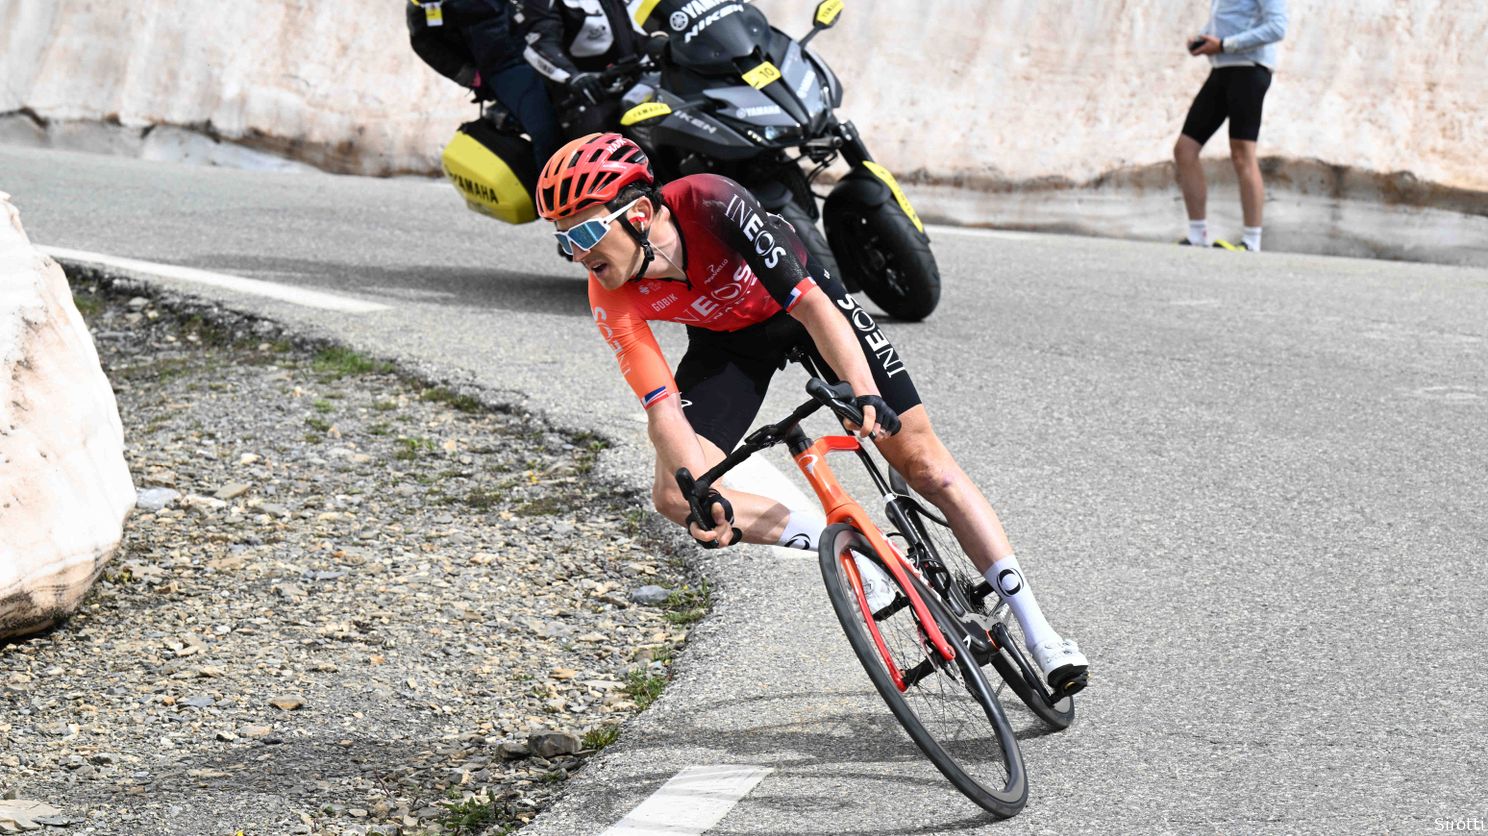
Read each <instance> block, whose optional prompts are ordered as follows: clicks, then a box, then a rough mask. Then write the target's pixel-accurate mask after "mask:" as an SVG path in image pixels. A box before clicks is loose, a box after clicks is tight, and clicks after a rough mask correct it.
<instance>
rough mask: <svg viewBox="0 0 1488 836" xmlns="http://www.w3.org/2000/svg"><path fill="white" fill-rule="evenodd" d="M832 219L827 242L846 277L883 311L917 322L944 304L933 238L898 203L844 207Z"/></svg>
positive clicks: (897, 317) (892, 315) (888, 202)
mask: <svg viewBox="0 0 1488 836" xmlns="http://www.w3.org/2000/svg"><path fill="white" fill-rule="evenodd" d="M830 220H831V223H830V224H828V226H827V240H828V241H829V242H830V243H831V246H832V252H833V253H835V254H836V255H837V256H838V258H839V260H840V264H841V266H842V268H843V274H842V275H843V280H844V281H848V282H853V283H855V284H856V285H858V286H859V287H861V288H863V292H864V293H866V294H868V298H869V299H872V300H873V302H874V304H876V305H878V306H879V307H880V308H882V309H883V312H884V313H886V314H888V315H889V316H891V317H893V318H894V319H899V320H904V321H907V322H918V321H919V320H922V319H924V318H925V317H927V316H929V315H930V314H931V312H932V311H934V310H935V306H936V305H939V304H940V268H939V267H937V266H936V264H935V255H934V254H933V253H931V252H930V239H928V238H926V237H925V235H924V233H922V232H920V231H919V229H917V228H916V227H915V225H914V222H913V221H911V220H910V219H909V217H908V216H907V215H905V214H904V212H902V211H900V209H899V207H898V206H896V205H895V204H894V202H893V201H886V202H884V203H882V204H880V205H878V206H875V207H867V206H856V205H855V206H851V207H844V208H843V209H842V210H841V211H839V212H837V213H836V214H835V216H834V217H832V218H830Z"/></svg>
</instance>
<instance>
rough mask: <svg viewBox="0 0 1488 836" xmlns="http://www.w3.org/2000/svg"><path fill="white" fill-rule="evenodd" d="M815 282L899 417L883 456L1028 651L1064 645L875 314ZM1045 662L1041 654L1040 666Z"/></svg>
mask: <svg viewBox="0 0 1488 836" xmlns="http://www.w3.org/2000/svg"><path fill="white" fill-rule="evenodd" d="M813 275H815V273H813ZM816 279H817V284H818V285H820V286H821V288H822V289H823V290H824V291H826V292H827V293H828V294H829V295H830V296H832V298H833V301H835V302H838V303H839V304H838V306H837V307H838V310H840V311H842V312H843V316H845V317H846V318H847V319H848V321H849V322H850V323H851V324H852V326H853V333H854V334H856V335H857V337H858V342H859V344H860V345H861V346H862V348H863V353H864V356H865V357H866V359H867V360H868V366H869V368H870V370H871V371H872V372H873V378H874V382H875V383H876V384H877V385H878V388H879V391H880V393H881V394H882V396H883V398H884V401H885V402H886V403H888V405H889V406H890V407H892V408H893V409H894V411H895V412H897V413H899V417H900V422H901V428H900V431H899V432H898V433H896V434H895V435H894V436H893V437H891V438H886V439H880V440H879V441H878V442H877V444H878V449H879V450H880V451H881V452H883V454H884V458H886V459H888V461H889V464H891V465H893V467H894V469H895V470H897V471H899V473H900V474H902V475H903V476H904V478H905V480H906V481H908V482H909V484H910V487H912V488H914V489H915V491H916V492H918V493H919V494H920V495H921V496H923V497H925V498H926V499H927V500H929V501H930V502H931V503H932V504H933V505H935V506H936V507H937V508H938V509H940V512H941V513H942V514H943V515H945V518H946V521H947V522H949V523H950V524H951V531H952V533H954V534H955V535H956V540H957V541H958V542H959V543H960V544H961V548H962V549H964V550H965V551H966V554H967V555H968V556H969V557H970V558H971V559H972V562H973V563H975V564H976V567H977V569H978V570H979V571H981V572H982V574H983V576H985V577H986V578H987V580H988V581H989V582H991V583H992V585H993V587H994V588H995V589H996V590H997V593H998V596H999V597H1000V598H1001V599H1002V600H1004V601H1006V602H1008V605H1009V607H1010V608H1011V609H1012V611H1013V614H1014V615H1015V616H1016V617H1017V618H1018V623H1019V624H1020V625H1022V627H1023V635H1024V637H1025V638H1026V639H1027V641H1028V645H1029V647H1030V648H1034V647H1043V646H1045V645H1049V644H1051V643H1052V644H1053V645H1054V646H1056V647H1062V646H1063V641H1062V640H1061V639H1060V637H1059V634H1058V633H1057V632H1056V631H1055V630H1054V628H1053V627H1051V626H1050V625H1049V622H1048V620H1047V619H1046V618H1045V617H1044V614H1043V611H1042V610H1041V609H1040V608H1039V605H1038V602H1037V600H1036V599H1035V598H1034V597H1033V592H1032V590H1031V589H1030V588H1029V585H1028V583H1027V580H1026V578H1024V577H1023V575H1022V568H1021V567H1020V566H1019V565H1018V560H1017V557H1016V556H1015V555H1014V553H1013V547H1012V545H1011V544H1009V542H1008V538H1007V533H1006V532H1005V531H1004V530H1003V527H1002V521H1001V520H999V519H998V517H997V512H996V511H994V510H992V505H991V503H989V502H988V501H987V498H986V497H985V496H983V495H982V492H981V490H980V489H978V488H977V486H976V485H975V484H974V483H973V482H972V481H971V478H970V477H968V476H967V475H966V472H965V471H963V470H962V469H961V466H960V465H958V464H957V463H956V460H955V459H954V458H953V457H952V456H951V454H950V451H949V450H947V449H946V447H945V445H944V444H943V443H941V441H940V438H939V436H937V435H936V434H935V430H934V428H933V427H932V426H931V424H930V417H929V415H928V414H927V413H926V411H925V407H924V406H923V405H922V404H921V403H920V396H919V393H918V391H917V390H916V389H915V386H914V382H913V380H911V378H910V376H909V372H908V370H907V369H906V368H905V366H904V362H903V360H902V358H900V357H899V355H898V352H897V351H896V350H895V349H894V347H893V345H892V344H890V343H889V342H888V340H887V338H885V337H884V335H883V333H882V332H881V331H880V330H879V328H878V325H877V324H876V323H875V322H874V321H873V317H872V316H870V315H869V314H868V312H867V311H865V310H863V309H862V308H861V307H860V306H858V305H857V303H856V302H855V301H854V300H853V299H852V297H851V296H848V295H847V292H846V289H845V288H844V287H843V286H842V284H841V283H840V282H838V281H837V280H836V279H834V278H831V277H826V276H822V275H816ZM811 350H812V354H813V356H814V357H815V359H816V360H817V363H818V365H819V366H820V367H821V368H822V369H823V370H824V371H826V370H829V369H830V366H829V365H828V364H827V363H826V361H825V359H824V358H822V356H821V354H820V352H818V351H816V350H815V348H814V347H812V349H811ZM1076 652H1078V651H1076ZM1042 658H1043V657H1040V661H1041V663H1042ZM1076 661H1077V663H1078V667H1079V670H1080V671H1083V670H1084V665H1085V662H1084V657H1079V659H1078V660H1076ZM1041 666H1042V667H1045V668H1046V670H1045V673H1046V674H1047V673H1049V672H1050V671H1051V670H1057V669H1049V668H1047V666H1043V665H1042V664H1041ZM1077 672H1078V671H1077ZM1064 675H1067V673H1066V674H1064Z"/></svg>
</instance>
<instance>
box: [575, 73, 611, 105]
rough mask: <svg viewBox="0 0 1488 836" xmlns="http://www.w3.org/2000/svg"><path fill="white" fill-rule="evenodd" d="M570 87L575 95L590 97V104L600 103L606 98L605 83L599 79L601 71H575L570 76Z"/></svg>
mask: <svg viewBox="0 0 1488 836" xmlns="http://www.w3.org/2000/svg"><path fill="white" fill-rule="evenodd" d="M568 89H569V90H572V91H573V93H574V95H576V96H580V97H582V98H585V99H588V100H589V104H599V102H600V100H601V99H603V98H604V85H603V84H602V83H601V82H600V80H599V73H574V74H573V75H571V76H569V77H568Z"/></svg>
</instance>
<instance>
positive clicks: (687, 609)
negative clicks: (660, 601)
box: [666, 581, 713, 626]
mask: <svg viewBox="0 0 1488 836" xmlns="http://www.w3.org/2000/svg"><path fill="white" fill-rule="evenodd" d="M712 605H713V587H711V586H709V585H708V582H707V581H703V582H702V583H701V584H699V585H698V587H697V588H696V589H693V588H692V587H691V586H684V587H682V588H681V589H678V590H676V591H674V592H672V594H671V595H668V596H667V599H666V608H667V609H668V610H669V612H668V613H667V614H666V620H667V621H670V622H671V623H673V624H680V625H684V626H685V625H688V624H695V623H697V622H698V621H701V620H702V618H703V616H705V615H707V614H708V608H709V607H711V606H712Z"/></svg>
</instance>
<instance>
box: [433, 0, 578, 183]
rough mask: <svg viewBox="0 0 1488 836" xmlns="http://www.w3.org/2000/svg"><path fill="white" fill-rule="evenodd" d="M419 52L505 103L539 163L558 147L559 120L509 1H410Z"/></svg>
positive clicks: (462, 82)
mask: <svg viewBox="0 0 1488 836" xmlns="http://www.w3.org/2000/svg"><path fill="white" fill-rule="evenodd" d="M406 19H407V23H408V37H409V41H410V42H411V43H412V46H413V51H414V52H416V53H418V56H419V57H420V58H422V59H423V60H424V63H426V64H428V65H429V66H430V67H432V68H434V71H435V72H437V73H439V74H440V75H442V76H444V77H445V78H448V79H449V80H451V81H453V82H455V83H456V84H458V85H460V86H461V87H467V88H469V89H470V90H471V91H472V92H474V93H475V95H476V96H477V97H478V98H480V99H482V100H484V101H496V102H498V103H500V105H501V106H502V107H504V108H505V109H506V110H507V111H508V112H509V113H510V114H511V115H512V117H513V118H515V119H516V121H517V123H518V124H520V125H521V127H522V130H523V131H524V132H525V133H526V134H527V135H528V136H529V137H531V139H532V151H533V155H534V157H535V158H536V160H537V163H538V165H539V166H540V165H542V164H543V163H544V162H546V161H547V159H548V157H549V156H551V155H552V153H553V152H554V151H556V150H557V149H558V143H559V140H560V136H559V130H558V119H557V117H556V116H555V115H554V112H553V105H552V102H550V101H549V100H548V91H547V88H546V86H545V85H544V84H543V80H542V78H541V77H540V76H538V74H537V73H536V72H535V71H533V69H532V68H531V67H529V66H528V65H527V64H526V62H524V61H523V60H522V48H523V45H522V39H521V37H520V36H519V35H518V34H517V29H516V26H515V25H514V22H513V20H512V9H511V7H510V6H509V5H508V3H507V0H443V2H434V1H433V0H408V7H407V10H406Z"/></svg>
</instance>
